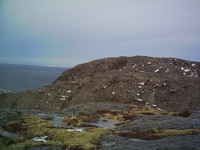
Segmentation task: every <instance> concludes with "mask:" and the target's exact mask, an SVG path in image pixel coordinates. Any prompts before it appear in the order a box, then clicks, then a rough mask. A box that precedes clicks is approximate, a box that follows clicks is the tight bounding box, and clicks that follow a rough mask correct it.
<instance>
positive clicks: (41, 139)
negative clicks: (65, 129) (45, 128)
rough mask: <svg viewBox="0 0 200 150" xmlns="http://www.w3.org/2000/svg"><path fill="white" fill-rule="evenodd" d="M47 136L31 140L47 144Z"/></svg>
mask: <svg viewBox="0 0 200 150" xmlns="http://www.w3.org/2000/svg"><path fill="white" fill-rule="evenodd" d="M47 137H48V136H42V137H34V138H33V139H32V140H33V141H36V142H47V140H46V138H47Z"/></svg>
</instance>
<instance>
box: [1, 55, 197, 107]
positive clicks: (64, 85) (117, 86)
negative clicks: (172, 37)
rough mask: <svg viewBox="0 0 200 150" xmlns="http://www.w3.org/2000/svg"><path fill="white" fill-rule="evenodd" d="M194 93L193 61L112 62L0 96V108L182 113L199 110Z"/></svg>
mask: <svg viewBox="0 0 200 150" xmlns="http://www.w3.org/2000/svg"><path fill="white" fill-rule="evenodd" d="M199 91H200V63H199V62H192V61H186V60H182V59H176V58H153V57H146V56H135V57H118V58H104V59H99V60H94V61H91V62H88V63H84V64H80V65H77V66H75V67H73V68H71V69H69V70H66V71H64V72H63V73H62V74H61V75H60V76H59V77H58V78H57V79H56V80H55V81H54V82H53V83H52V84H51V85H49V86H44V87H41V88H39V89H37V90H28V91H24V92H19V93H1V94H0V104H1V106H2V107H10V108H17V109H36V110H45V111H51V110H62V109H64V108H68V107H70V106H74V105H77V104H84V103H87V102H114V103H127V104H136V105H139V106H144V105H148V106H150V107H154V108H157V109H166V110H170V111H183V110H186V109H188V110H198V109H199V108H200V93H199Z"/></svg>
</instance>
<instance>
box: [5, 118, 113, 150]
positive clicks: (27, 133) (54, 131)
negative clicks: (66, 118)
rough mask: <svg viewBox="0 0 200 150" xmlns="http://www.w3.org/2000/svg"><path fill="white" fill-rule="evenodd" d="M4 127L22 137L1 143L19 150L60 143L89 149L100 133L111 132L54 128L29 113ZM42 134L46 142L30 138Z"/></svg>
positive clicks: (72, 147) (84, 149)
mask: <svg viewBox="0 0 200 150" xmlns="http://www.w3.org/2000/svg"><path fill="white" fill-rule="evenodd" d="M4 128H5V129H6V130H9V131H11V132H15V133H19V134H20V135H22V136H23V137H24V138H23V140H21V141H16V139H15V140H14V139H12V141H11V142H10V143H9V144H8V143H6V141H3V142H2V143H3V144H2V145H3V146H4V147H7V148H11V149H20V150H23V149H25V147H27V146H34V145H60V146H63V147H67V148H69V149H83V150H91V149H96V148H97V146H98V143H99V138H100V137H101V136H102V135H104V134H109V133H113V131H110V130H106V129H101V128H88V129H87V130H86V131H85V132H76V131H74V132H69V131H67V130H66V129H63V128H55V127H53V125H52V124H50V123H49V122H47V121H46V120H43V119H40V118H37V117H34V116H31V115H22V119H21V120H19V121H12V122H8V123H7V124H5V125H4ZM42 136H47V140H48V142H46V143H41V142H34V141H33V140H32V138H34V137H42Z"/></svg>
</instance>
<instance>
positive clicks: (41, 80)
mask: <svg viewBox="0 0 200 150" xmlns="http://www.w3.org/2000/svg"><path fill="white" fill-rule="evenodd" d="M66 69H67V68H66V67H65V68H64V67H48V66H33V65H16V64H0V89H6V90H11V91H14V92H20V91H24V90H32V89H37V88H40V87H41V86H44V85H48V84H51V83H52V82H53V81H54V80H55V79H56V78H57V77H58V76H59V75H60V74H61V73H62V72H63V71H64V70H66Z"/></svg>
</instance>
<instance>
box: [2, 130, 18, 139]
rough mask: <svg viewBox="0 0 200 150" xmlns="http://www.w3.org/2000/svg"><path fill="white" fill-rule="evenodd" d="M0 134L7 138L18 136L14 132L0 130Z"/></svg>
mask: <svg viewBox="0 0 200 150" xmlns="http://www.w3.org/2000/svg"><path fill="white" fill-rule="evenodd" d="M0 134H1V135H2V136H4V137H8V138H16V137H19V134H15V133H11V132H8V131H0Z"/></svg>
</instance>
